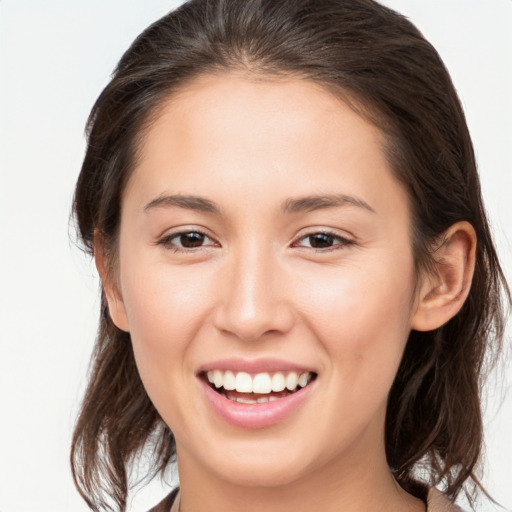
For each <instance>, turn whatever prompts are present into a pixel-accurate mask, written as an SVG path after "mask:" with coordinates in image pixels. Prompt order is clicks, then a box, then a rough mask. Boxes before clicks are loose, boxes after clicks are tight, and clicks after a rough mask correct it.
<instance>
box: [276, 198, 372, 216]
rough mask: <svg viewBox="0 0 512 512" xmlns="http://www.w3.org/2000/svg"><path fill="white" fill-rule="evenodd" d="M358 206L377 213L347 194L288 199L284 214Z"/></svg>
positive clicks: (360, 200) (365, 203)
mask: <svg viewBox="0 0 512 512" xmlns="http://www.w3.org/2000/svg"><path fill="white" fill-rule="evenodd" d="M348 205H352V206H357V207H359V208H363V209H365V210H368V211H369V212H372V213H376V211H375V210H374V209H373V208H372V207H371V206H370V205H369V204H368V203H367V202H366V201H363V200H362V199H359V198H357V197H353V196H347V195H345V194H322V195H313V196H305V197H298V198H291V199H287V200H286V201H285V202H284V203H283V206H282V208H281V209H282V211H283V213H299V212H311V211H314V210H320V209H322V208H336V207H339V206H348Z"/></svg>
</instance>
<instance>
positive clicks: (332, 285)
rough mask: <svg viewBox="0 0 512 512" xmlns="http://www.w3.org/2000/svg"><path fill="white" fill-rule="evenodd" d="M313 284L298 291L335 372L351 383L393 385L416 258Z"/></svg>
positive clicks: (327, 277) (407, 322)
mask: <svg viewBox="0 0 512 512" xmlns="http://www.w3.org/2000/svg"><path fill="white" fill-rule="evenodd" d="M385 261H388V265H386V264H385ZM313 283H314V286H313ZM310 284H311V286H308V283H307V282H306V283H305V284H304V286H303V287H302V288H303V289H302V291H299V290H296V293H297V294H300V296H301V297H302V303H303V311H305V317H306V318H307V321H308V322H309V325H310V328H311V329H312V330H313V331H314V332H315V334H316V338H317V339H318V340H320V342H321V343H322V344H323V347H324V350H325V351H326V353H328V354H329V361H330V363H331V365H332V368H331V369H332V371H333V372H334V373H340V378H342V379H343V380H350V382H351V384H350V385H351V387H357V386H360V387H361V388H362V387H368V388H371V387H373V388H374V389H375V385H376V381H378V382H379V385H380V386H382V385H383V384H384V382H386V383H388V384H389V386H390V385H391V383H392V381H393V379H394V375H395V373H396V371H397V369H398V365H399V363H400V360H401V357H402V353H403V350H404V348H405V343H406V341H407V338H408V335H409V332H410V318H411V313H412V297H413V289H414V286H413V284H414V271H413V265H412V258H411V259H404V260H403V261H402V262H396V263H394V262H393V260H389V259H387V260H386V258H381V259H380V262H379V263H376V264H375V265H369V264H365V265H361V266H356V265H354V266H351V267H350V268H344V269H343V271H340V272H339V274H337V273H335V272H327V273H326V274H325V276H324V277H322V276H320V277H319V275H318V274H317V275H316V276H311V283H310Z"/></svg>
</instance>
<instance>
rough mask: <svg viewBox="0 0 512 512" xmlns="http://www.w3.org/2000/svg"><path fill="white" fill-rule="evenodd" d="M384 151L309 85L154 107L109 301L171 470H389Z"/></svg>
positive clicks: (396, 341) (399, 338)
mask: <svg viewBox="0 0 512 512" xmlns="http://www.w3.org/2000/svg"><path fill="white" fill-rule="evenodd" d="M383 142H384V141H383V137H382V135H381V133H380V132H379V131H378V129H377V128H375V127H374V126H373V125H371V124H369V123H368V122H367V121H365V120H364V119H362V118H361V117H360V116H358V115H357V114H356V113H354V111H353V110H351V109H350V108H349V107H348V106H346V105H345V104H344V103H343V102H341V101H340V100H339V99H337V98H335V97H334V96H332V95H331V94H329V93H328V92H326V91H325V90H323V89H322V88H321V87H320V86H318V85H315V84H313V83H311V82H308V81H300V80H293V79H290V80H281V79H280V80H278V79H276V80H258V81H256V80H251V79H249V78H246V77H243V76H235V75H215V76H204V77H201V78H198V79H196V80H195V82H193V83H191V84H190V85H188V86H187V87H186V88H185V89H184V90H183V91H181V92H180V93H179V94H177V95H175V96H173V97H171V98H170V99H169V100H168V102H167V103H166V104H164V105H163V106H162V108H161V115H160V116H159V118H158V119H157V120H156V121H155V122H154V124H153V125H152V126H151V127H150V128H149V129H148V131H147V134H146V137H145V141H144V144H143V146H142V148H141V154H140V158H139V160H138V162H137V166H136V168H135V170H134V173H133V175H132V176H131V178H130V180H129V182H128V185H127V187H126V189H125V192H124V196H123V201H122V215H121V228H120V237H119V260H118V262H117V265H118V272H117V274H118V276H117V283H116V285H114V286H111V287H110V291H109V292H108V295H109V301H110V311H111V315H112V317H113V319H114V321H115V323H116V324H117V325H118V327H120V328H122V329H124V330H126V331H129V332H130V334H131V339H132V342H133V347H134V352H135V357H136V362H137V365H138V368H139V371H140V375H141V378H142V380H143V383H144V386H145V388H146V390H147V392H148V394H149V396H150V398H151V400H152V401H153V403H154V405H155V407H156V408H157V409H158V411H159V413H160V414H161V416H162V418H163V419H164V420H165V422H166V423H167V424H168V425H169V426H170V428H171V430H172V431H173V433H174V435H175V437H176V442H177V453H178V461H179V464H180V465H183V467H196V468H202V470H204V471H208V472H210V474H211V475H214V476H215V477H218V478H220V479H224V480H230V481H233V482H238V483H244V484H250V485H266V486H268V485H276V484H279V483H281V484H285V483H290V482H293V481H299V480H300V479H302V478H305V477H311V475H313V474H315V473H319V472H321V471H323V470H324V469H325V468H331V469H332V467H333V465H336V466H337V467H338V468H337V469H338V471H343V468H349V467H350V468H351V470H352V471H353V470H354V468H357V467H358V465H361V464H363V463H364V464H365V465H366V467H368V466H367V464H368V463H373V464H381V465H385V456H384V441H383V438H384V418H385V410H386V399H387V395H388V392H389V389H390V387H391V385H392V382H393V379H394V376H395V374H396V371H397V368H398V365H399V362H400V359H401V356H402V353H403V350H404V347H405V343H406V340H407V337H408V334H409V332H410V329H411V322H412V319H413V316H414V309H415V306H414V302H415V301H414V290H415V273H414V262H413V257H412V248H411V227H410V215H409V208H408V200H407V195H406V193H405V191H404V190H403V188H402V187H401V186H400V184H399V183H398V182H397V181H396V180H395V179H394V177H393V176H392V173H391V170H390V166H389V164H388V162H387V161H386V158H385V156H384V151H383ZM209 381H213V382H209ZM283 388H284V389H283ZM288 388H289V389H288ZM180 469H181V468H180Z"/></svg>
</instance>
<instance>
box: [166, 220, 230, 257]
mask: <svg viewBox="0 0 512 512" xmlns="http://www.w3.org/2000/svg"><path fill="white" fill-rule="evenodd" d="M187 233H198V234H200V235H203V236H204V237H205V238H206V239H208V240H209V241H211V242H213V243H206V244H204V245H200V246H198V247H183V246H180V245H176V244H174V243H172V242H171V240H173V239H175V238H177V237H180V236H181V235H186V234H187ZM156 245H162V246H164V247H165V248H168V249H173V250H174V251H175V252H194V251H198V250H201V249H205V248H209V247H213V246H217V247H219V246H220V244H219V243H218V242H217V241H216V240H215V238H214V237H212V236H211V235H209V234H208V233H207V232H206V230H204V229H201V228H198V227H194V226H183V227H180V228H176V230H172V231H170V232H168V233H166V234H164V235H162V236H160V237H159V238H158V239H157V241H156Z"/></svg>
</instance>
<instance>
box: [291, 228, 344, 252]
mask: <svg viewBox="0 0 512 512" xmlns="http://www.w3.org/2000/svg"><path fill="white" fill-rule="evenodd" d="M352 243H353V241H352V240H349V239H347V238H343V237H342V236H339V235H335V234H334V233H323V232H318V233H311V234H310V235H306V236H303V237H302V238H301V239H300V240H299V241H298V242H297V243H296V244H295V245H296V246H299V247H306V248H311V249H315V250H317V251H322V250H323V249H324V250H329V249H332V250H334V249H342V248H343V247H345V246H347V245H350V244H352Z"/></svg>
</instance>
